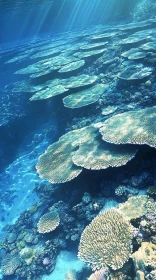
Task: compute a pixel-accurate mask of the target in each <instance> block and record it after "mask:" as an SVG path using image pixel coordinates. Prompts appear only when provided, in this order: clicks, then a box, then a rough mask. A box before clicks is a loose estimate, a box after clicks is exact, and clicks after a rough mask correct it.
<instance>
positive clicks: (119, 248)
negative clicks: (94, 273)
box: [78, 209, 132, 270]
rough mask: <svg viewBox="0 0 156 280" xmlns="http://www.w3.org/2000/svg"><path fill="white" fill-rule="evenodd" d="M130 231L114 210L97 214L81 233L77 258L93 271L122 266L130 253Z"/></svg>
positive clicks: (121, 217) (128, 226)
mask: <svg viewBox="0 0 156 280" xmlns="http://www.w3.org/2000/svg"><path fill="white" fill-rule="evenodd" d="M131 241H132V229H131V226H130V224H129V223H128V222H126V221H125V219H124V218H123V216H122V215H121V214H120V213H119V212H118V211H117V210H115V209H110V210H107V211H105V212H102V213H101V214H99V215H98V216H97V217H96V218H95V219H94V220H93V221H92V222H91V223H90V224H89V225H88V226H87V227H86V228H85V230H84V231H83V233H82V235H81V239H80V244H79V252H78V257H79V259H81V260H82V261H84V262H85V263H88V264H89V265H90V266H91V267H92V268H93V269H94V270H98V269H101V268H103V267H111V268H112V269H114V270H116V269H119V268H121V267H122V266H123V264H124V263H125V262H126V261H127V260H128V259H129V256H130V253H131ZM121 252H122V254H121Z"/></svg>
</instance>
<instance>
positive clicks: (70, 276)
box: [64, 270, 76, 280]
mask: <svg viewBox="0 0 156 280" xmlns="http://www.w3.org/2000/svg"><path fill="white" fill-rule="evenodd" d="M64 280H76V276H75V273H74V272H72V271H71V270H68V271H67V273H66V276H65V278H64Z"/></svg>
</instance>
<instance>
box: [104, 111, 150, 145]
mask: <svg viewBox="0 0 156 280" xmlns="http://www.w3.org/2000/svg"><path fill="white" fill-rule="evenodd" d="M155 122H156V106H154V107H149V108H146V109H142V110H137V111H129V112H126V113H123V114H118V115H115V116H113V117H111V118H109V119H108V120H106V121H105V122H104V125H103V126H102V127H101V128H100V132H101V134H102V138H103V140H105V141H108V142H110V143H114V144H128V143H129V144H140V145H141V144H147V145H149V146H151V147H156V131H155Z"/></svg>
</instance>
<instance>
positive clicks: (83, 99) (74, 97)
mask: <svg viewBox="0 0 156 280" xmlns="http://www.w3.org/2000/svg"><path fill="white" fill-rule="evenodd" d="M105 88H106V87H105V86H104V85H103V84H97V85H94V86H92V87H91V88H88V89H85V90H81V91H79V92H78V93H75V94H71V95H68V96H67V97H65V98H64V99H63V103H64V105H65V107H68V108H72V109H74V108H80V107H83V106H86V105H89V104H92V103H95V102H96V101H97V100H98V99H99V98H100V96H101V95H102V93H103V92H104V91H105Z"/></svg>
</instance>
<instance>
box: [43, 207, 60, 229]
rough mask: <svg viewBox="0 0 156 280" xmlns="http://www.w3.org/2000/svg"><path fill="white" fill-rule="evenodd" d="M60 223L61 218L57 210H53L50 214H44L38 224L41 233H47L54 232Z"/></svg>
mask: <svg viewBox="0 0 156 280" xmlns="http://www.w3.org/2000/svg"><path fill="white" fill-rule="evenodd" d="M59 223H60V218H59V215H58V213H57V211H56V210H55V209H53V210H51V211H50V212H49V213H46V214H44V215H43V216H42V217H41V218H40V220H39V222H38V224H37V228H38V232H39V233H47V232H50V231H53V230H54V229H55V228H56V227H57V226H58V225H59Z"/></svg>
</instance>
